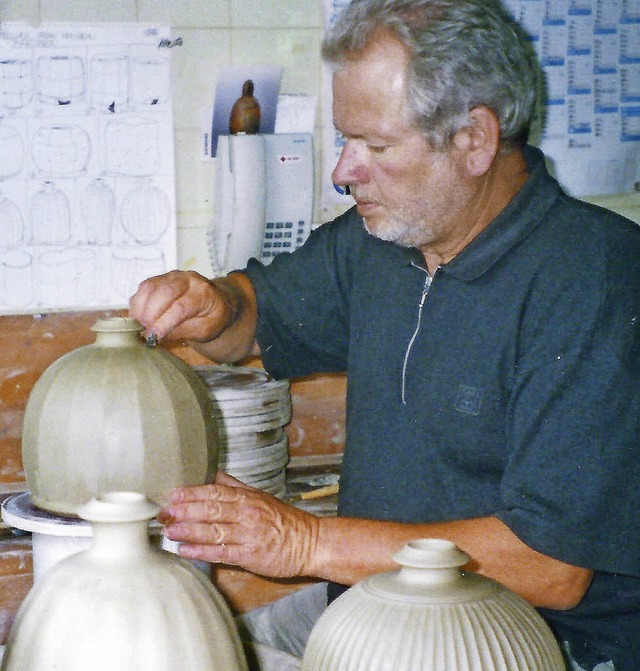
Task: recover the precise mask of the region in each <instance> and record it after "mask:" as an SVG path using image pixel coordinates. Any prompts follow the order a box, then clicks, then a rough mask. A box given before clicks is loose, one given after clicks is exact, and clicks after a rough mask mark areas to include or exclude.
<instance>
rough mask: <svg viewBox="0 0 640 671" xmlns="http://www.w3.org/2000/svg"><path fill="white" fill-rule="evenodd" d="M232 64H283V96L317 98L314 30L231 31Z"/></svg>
mask: <svg viewBox="0 0 640 671" xmlns="http://www.w3.org/2000/svg"><path fill="white" fill-rule="evenodd" d="M231 56H232V60H233V62H234V63H246V64H252V63H272V64H277V65H282V66H283V68H284V70H283V73H282V88H281V91H282V93H304V94H307V95H318V92H319V87H320V83H319V82H320V33H319V31H317V30H311V29H309V30H304V29H301V30H295V29H292V30H282V29H269V30H256V29H245V30H234V31H232V36H231Z"/></svg>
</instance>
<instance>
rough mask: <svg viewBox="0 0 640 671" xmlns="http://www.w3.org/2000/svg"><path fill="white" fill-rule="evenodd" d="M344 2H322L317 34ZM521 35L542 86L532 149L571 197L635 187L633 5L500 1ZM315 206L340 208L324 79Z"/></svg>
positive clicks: (639, 11) (636, 38) (638, 16)
mask: <svg viewBox="0 0 640 671" xmlns="http://www.w3.org/2000/svg"><path fill="white" fill-rule="evenodd" d="M346 4H348V1H347V0H325V7H324V9H325V26H329V25H331V24H332V22H333V21H334V20H335V17H336V16H337V14H338V12H339V11H340V10H341V9H342V8H343V7H344V6H345V5H346ZM505 6H507V7H508V9H509V10H510V11H511V12H512V14H513V16H514V17H515V18H516V19H517V20H518V21H519V22H520V23H521V25H522V26H523V27H524V28H525V30H526V31H527V32H528V33H529V35H530V37H531V40H532V45H533V47H534V49H535V51H536V53H537V55H538V59H539V62H540V65H541V69H542V73H543V79H544V93H543V95H542V96H541V99H542V100H543V101H544V102H543V105H542V106H541V115H540V117H541V118H540V119H538V123H537V124H536V132H535V134H534V136H533V137H532V142H534V143H535V144H537V145H538V146H540V147H541V148H542V149H543V150H544V151H545V153H546V155H547V157H548V159H549V162H550V167H551V169H552V171H553V172H554V174H555V175H556V177H557V178H558V180H559V181H560V182H561V183H562V185H563V186H564V187H565V189H567V190H568V191H569V192H570V193H572V194H574V195H576V196H585V195H594V196H595V195H604V194H615V193H624V192H628V191H631V190H633V189H634V187H635V185H636V184H637V183H638V182H639V181H640V0H505ZM324 87H325V88H324V95H323V99H324V101H326V102H324V105H323V114H324V118H325V122H324V128H325V165H324V176H323V183H325V189H324V192H323V203H325V207H324V208H323V212H324V211H325V210H326V211H327V213H330V212H331V209H332V206H333V207H334V208H335V206H337V205H338V204H339V203H340V199H339V197H338V196H337V194H336V193H335V192H334V191H333V189H332V188H331V181H330V174H331V173H330V171H331V169H332V166H331V165H330V163H331V162H333V164H335V161H337V158H338V156H339V149H340V142H341V138H340V137H339V135H337V134H336V133H335V131H334V130H333V125H332V124H331V117H330V105H331V84H330V78H329V76H328V73H326V74H325V81H324Z"/></svg>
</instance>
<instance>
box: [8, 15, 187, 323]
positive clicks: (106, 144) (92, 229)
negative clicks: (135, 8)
mask: <svg viewBox="0 0 640 671" xmlns="http://www.w3.org/2000/svg"><path fill="white" fill-rule="evenodd" d="M178 44H180V40H175V41H172V40H171V38H170V35H169V28H168V27H158V26H154V25H147V24H98V25H87V24H77V23H52V24H42V25H41V26H39V27H37V28H34V27H32V26H29V25H27V24H18V23H2V24H0V314H13V313H29V312H46V311H54V310H62V309H95V308H118V307H124V306H126V304H127V301H128V298H129V297H130V296H131V295H132V293H134V292H135V290H136V288H137V285H138V283H139V282H140V281H141V280H142V279H144V278H145V277H148V276H150V275H154V274H158V273H161V272H165V271H166V270H168V269H170V268H174V267H175V265H176V215H175V209H176V208H175V171H174V156H173V118H172V109H171V86H170V52H171V49H170V47H172V46H176V45H178Z"/></svg>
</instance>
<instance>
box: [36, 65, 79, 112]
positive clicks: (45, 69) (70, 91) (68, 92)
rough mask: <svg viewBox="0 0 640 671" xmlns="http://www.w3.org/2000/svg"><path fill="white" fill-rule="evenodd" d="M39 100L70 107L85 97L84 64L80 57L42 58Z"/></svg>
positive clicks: (38, 81)
mask: <svg viewBox="0 0 640 671" xmlns="http://www.w3.org/2000/svg"><path fill="white" fill-rule="evenodd" d="M36 71H37V86H38V99H39V100H40V101H42V102H45V103H49V104H54V105H70V104H71V103H73V102H77V101H79V100H81V99H82V97H83V95H84V63H83V61H82V59H81V58H80V57H79V56H66V55H55V56H41V57H40V58H38V61H37V67H36Z"/></svg>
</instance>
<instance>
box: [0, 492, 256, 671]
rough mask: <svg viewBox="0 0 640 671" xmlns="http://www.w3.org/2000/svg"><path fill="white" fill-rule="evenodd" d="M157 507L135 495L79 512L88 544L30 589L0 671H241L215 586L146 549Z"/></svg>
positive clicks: (229, 620)
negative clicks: (87, 523) (86, 528)
mask: <svg viewBox="0 0 640 671" xmlns="http://www.w3.org/2000/svg"><path fill="white" fill-rule="evenodd" d="M157 511H158V507H157V506H156V505H154V504H152V503H150V502H149V501H148V500H147V499H145V497H144V496H143V495H142V494H139V493H135V492H113V493H108V494H105V495H104V496H103V497H101V498H99V499H94V500H93V501H91V502H89V503H88V504H87V505H85V506H83V507H81V508H80V510H79V512H80V514H81V516H82V517H83V518H85V519H87V520H89V521H90V522H91V525H92V533H93V539H92V545H91V547H90V548H89V549H88V550H85V551H82V552H79V553H77V554H74V555H72V556H70V557H67V558H66V559H63V560H61V561H60V562H59V563H58V564H56V565H55V566H53V567H52V568H51V569H50V570H49V571H47V573H45V575H44V576H43V577H42V579H41V580H39V581H38V583H37V584H36V585H35V586H34V587H33V588H32V589H31V591H30V592H29V594H28V596H27V598H26V599H25V601H24V602H23V603H22V605H21V607H20V609H19V611H18V613H17V615H16V619H15V620H14V622H13V625H12V627H11V631H10V633H9V638H8V640H7V646H6V650H5V653H4V658H3V660H2V666H1V667H0V669H1V670H2V671H26V670H27V669H28V671H52V670H53V669H60V670H64V671H88V670H89V669H91V671H115V670H120V669H121V670H124V669H126V670H127V671H246V669H247V665H246V661H245V657H244V653H243V650H242V645H241V643H240V639H239V637H238V633H237V630H236V627H235V622H234V620H233V617H232V615H231V612H230V611H229V608H228V607H227V605H226V603H225V602H224V600H223V599H222V597H221V596H220V594H219V593H218V592H217V591H216V589H215V588H214V587H213V586H212V585H211V582H210V581H209V580H208V579H207V578H206V577H205V575H204V574H203V573H202V572H201V571H199V570H198V569H196V568H194V567H193V566H192V565H191V564H190V563H189V562H188V561H186V560H184V559H182V558H180V557H178V556H176V555H173V554H171V553H169V552H166V551H164V550H160V549H156V548H154V547H152V546H151V545H150V543H149V534H148V528H147V527H148V520H149V519H151V518H152V517H154V516H155V515H156V513H157Z"/></svg>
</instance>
